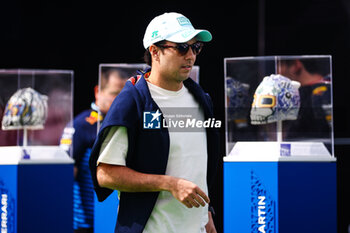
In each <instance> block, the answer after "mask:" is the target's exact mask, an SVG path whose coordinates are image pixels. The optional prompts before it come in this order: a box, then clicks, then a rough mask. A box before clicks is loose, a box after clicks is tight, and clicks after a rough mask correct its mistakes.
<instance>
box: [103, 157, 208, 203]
mask: <svg viewBox="0 0 350 233" xmlns="http://www.w3.org/2000/svg"><path fill="white" fill-rule="evenodd" d="M97 180H98V183H99V185H100V186H101V187H104V188H109V189H114V190H119V191H121V192H159V191H168V192H170V193H171V194H172V195H173V196H174V197H175V198H176V199H177V200H178V201H180V202H181V203H182V204H184V205H185V206H187V207H188V208H192V207H197V208H198V207H199V206H200V205H201V206H205V202H206V203H209V197H208V196H207V195H206V194H205V193H204V192H203V191H202V190H201V189H200V188H199V187H198V186H197V185H195V184H194V183H192V182H190V181H188V180H185V179H181V178H176V177H172V176H167V175H154V174H146V173H140V172H137V171H135V170H133V169H131V168H128V167H126V166H119V165H110V164H105V163H100V164H99V166H98V167H97Z"/></svg>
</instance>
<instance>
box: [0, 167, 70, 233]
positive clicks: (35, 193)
mask: <svg viewBox="0 0 350 233" xmlns="http://www.w3.org/2000/svg"><path fill="white" fill-rule="evenodd" d="M73 179H74V178H73V164H0V218H1V223H0V232H2V233H30V232H50V233H62V232H65V233H70V232H71V233H73Z"/></svg>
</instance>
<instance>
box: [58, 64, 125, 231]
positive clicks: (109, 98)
mask: <svg viewBox="0 0 350 233" xmlns="http://www.w3.org/2000/svg"><path fill="white" fill-rule="evenodd" d="M126 78H127V77H126V76H125V75H124V74H123V73H122V72H121V71H120V70H117V69H115V68H110V69H108V70H102V73H101V80H100V84H99V85H100V90H99V86H95V88H94V93H95V102H93V103H92V104H91V109H88V110H85V111H83V112H81V113H80V114H79V115H77V116H76V117H75V118H74V120H73V128H71V127H66V128H65V129H64V133H63V135H62V138H61V141H60V146H61V148H63V149H64V150H66V151H67V152H68V153H70V154H72V156H73V159H74V161H75V163H74V178H75V179H74V188H73V203H74V207H73V211H74V212H73V218H74V220H73V226H74V232H75V233H92V232H93V222H94V193H93V184H92V180H91V175H90V170H89V164H88V162H89V157H90V152H91V148H92V146H93V143H94V141H95V138H96V135H97V125H98V122H102V121H103V118H104V116H105V115H106V113H107V111H108V110H109V108H110V106H111V104H112V102H113V100H114V99H115V97H116V96H117V95H118V94H119V93H120V92H121V90H122V89H123V87H124V85H125V82H126Z"/></svg>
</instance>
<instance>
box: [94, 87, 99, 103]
mask: <svg viewBox="0 0 350 233" xmlns="http://www.w3.org/2000/svg"><path fill="white" fill-rule="evenodd" d="M94 94H95V100H97V99H98V85H96V86H95V87H94Z"/></svg>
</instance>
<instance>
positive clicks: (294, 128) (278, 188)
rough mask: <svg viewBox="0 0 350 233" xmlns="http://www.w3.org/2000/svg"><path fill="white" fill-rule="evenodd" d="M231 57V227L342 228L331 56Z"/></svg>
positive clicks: (227, 163) (304, 231)
mask: <svg viewBox="0 0 350 233" xmlns="http://www.w3.org/2000/svg"><path fill="white" fill-rule="evenodd" d="M224 62H225V66H224V67H225V71H224V73H225V102H226V156H225V157H224V159H223V160H224V165H223V170H224V174H223V177H224V182H223V183H224V195H223V196H224V232H254V233H255V232H276V233H277V232H299V233H308V232H324V233H328V232H336V229H337V218H336V213H337V207H336V206H337V204H336V200H337V199H336V196H337V194H336V183H337V180H336V158H335V156H334V143H333V114H332V108H333V103H332V67H331V64H332V60H331V56H269V57H243V58H226V59H225V60H224ZM320 206H322V210H321V209H320V208H319V207H320ZM291 223H292V224H291Z"/></svg>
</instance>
